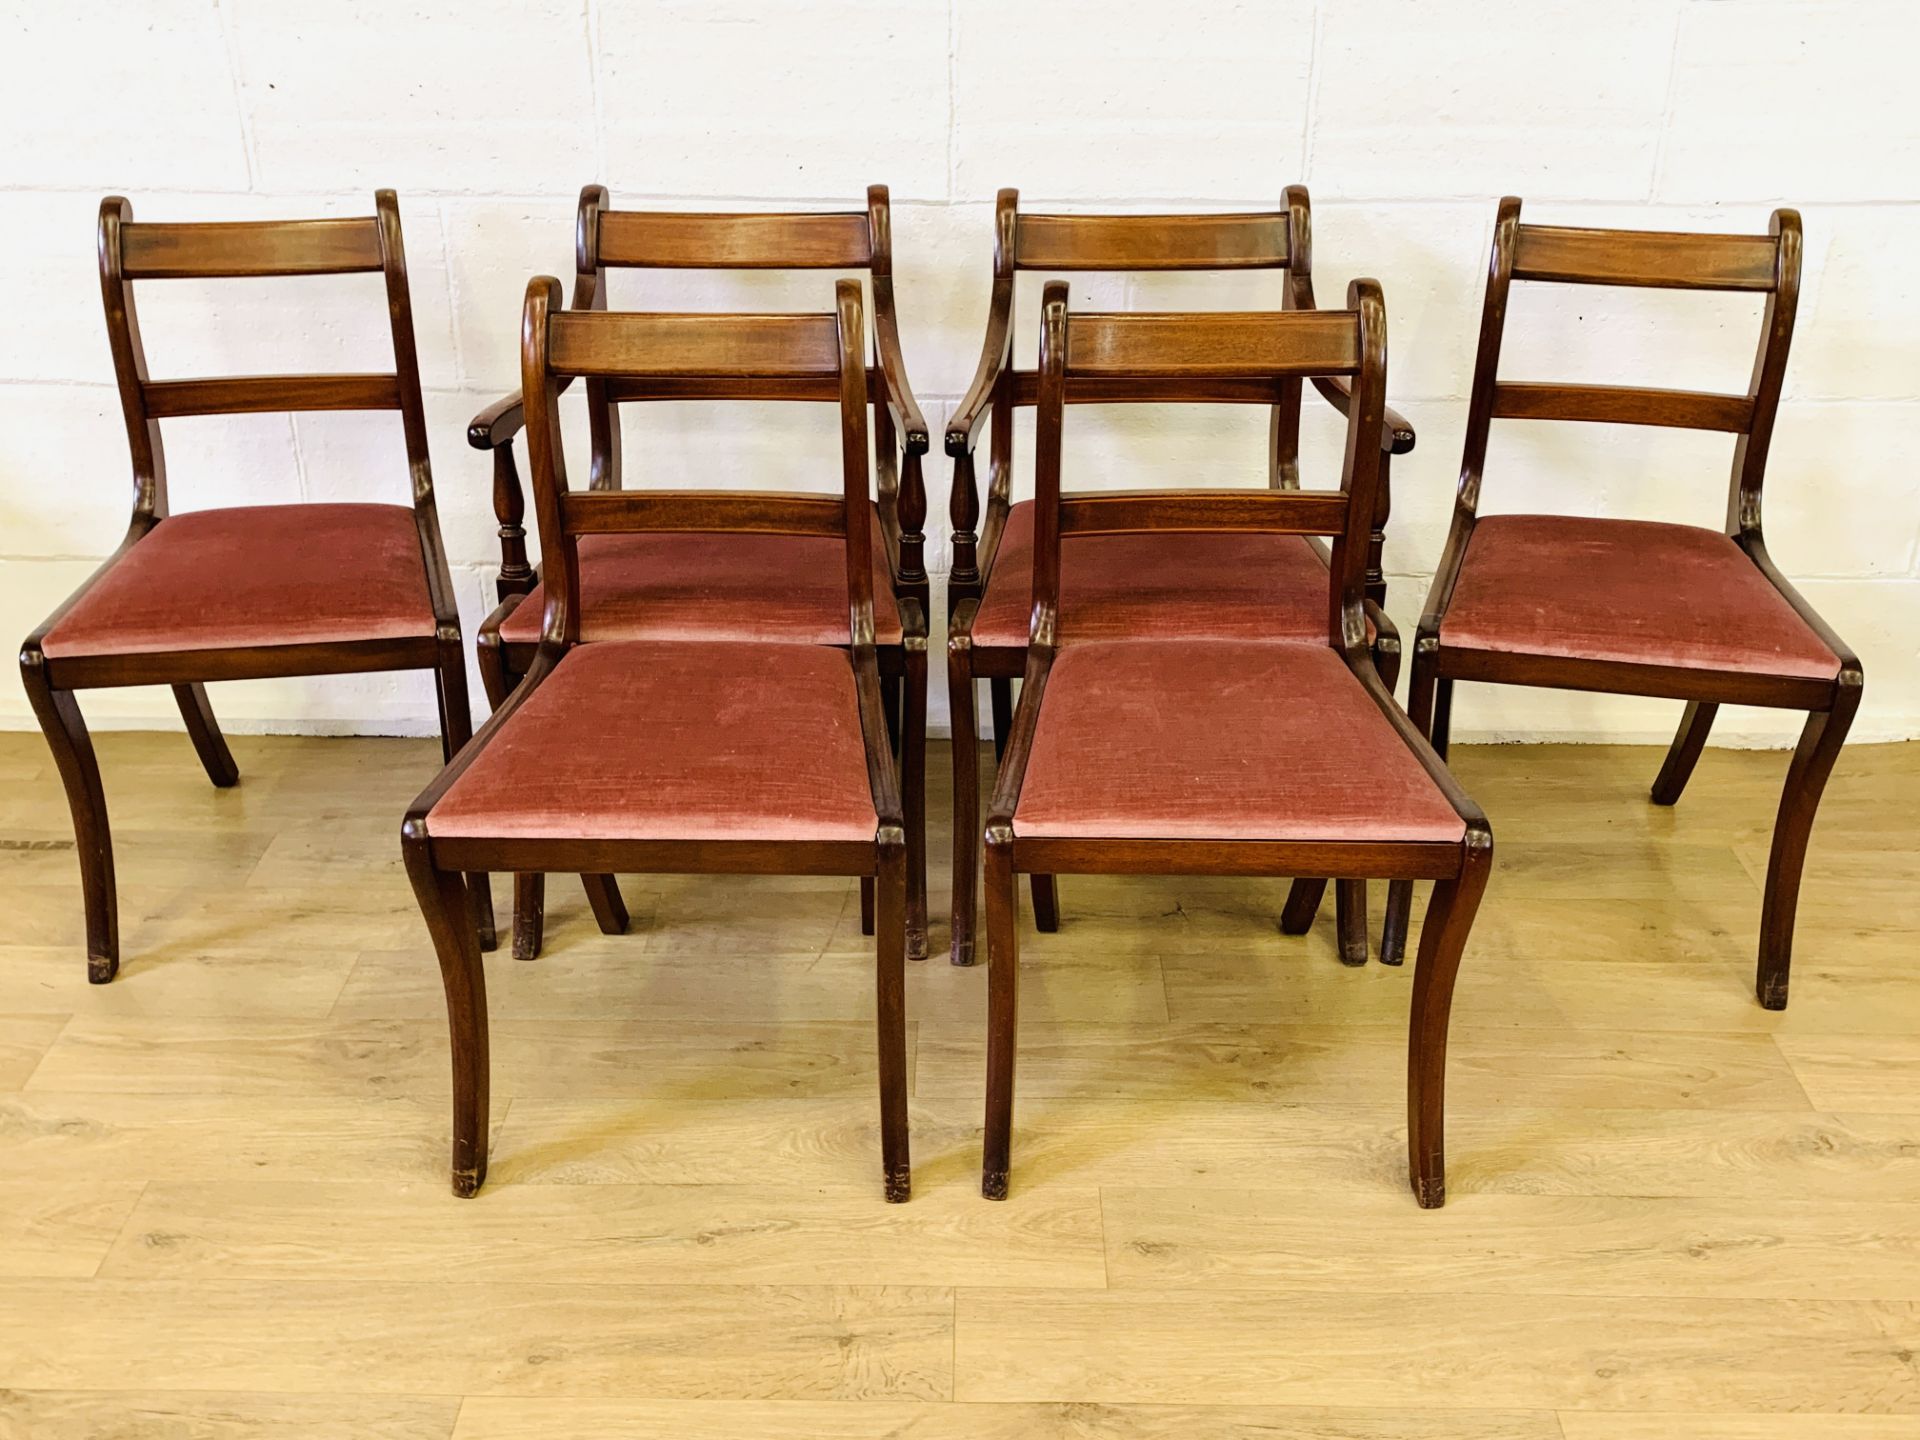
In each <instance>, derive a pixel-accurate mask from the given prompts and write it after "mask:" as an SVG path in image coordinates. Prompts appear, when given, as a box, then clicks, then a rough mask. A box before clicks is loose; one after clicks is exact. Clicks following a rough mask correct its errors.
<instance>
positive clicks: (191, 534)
mask: <svg viewBox="0 0 1920 1440" xmlns="http://www.w3.org/2000/svg"><path fill="white" fill-rule="evenodd" d="M433 631H434V620H433V605H432V602H431V601H430V600H429V599H428V596H427V572H426V566H425V564H424V562H423V561H422V560H421V558H420V537H419V532H418V531H417V530H416V529H415V528H414V518H413V511H412V510H410V509H408V508H407V507H406V506H404V505H248V506H237V507H233V508H230V509H225V510H198V511H193V512H190V513H188V514H184V515H175V516H173V517H171V518H170V519H166V520H162V521H161V522H160V523H159V524H158V525H156V526H155V527H154V528H153V529H152V530H150V531H148V532H147V534H145V535H144V536H142V537H141V538H140V539H139V540H137V541H135V542H134V545H133V547H132V548H131V549H130V550H128V551H127V552H126V554H124V555H123V556H121V558H120V559H119V560H118V561H116V562H115V563H114V565H113V567H112V568H111V569H110V570H109V571H108V572H107V573H106V574H105V575H103V576H101V577H100V580H99V581H98V583H96V584H95V585H94V586H93V587H92V588H91V589H90V590H88V591H87V592H86V593H85V594H84V595H82V596H81V597H80V599H79V600H78V601H76V602H75V603H74V606H73V608H72V609H71V610H69V611H67V613H66V614H65V615H63V616H61V617H60V619H59V621H58V622H57V623H55V625H54V626H53V628H52V629H50V630H49V631H48V632H47V634H46V637H45V641H44V645H45V649H46V653H47V655H48V657H49V658H52V659H63V658H67V657H72V656H82V655H138V654H153V653H156V652H159V651H169V650H232V649H240V648H244V647H249V646H255V645H310V644H318V643H325V642H341V641H351V640H392V639H399V638H404V637H408V636H431V635H432V634H433Z"/></svg>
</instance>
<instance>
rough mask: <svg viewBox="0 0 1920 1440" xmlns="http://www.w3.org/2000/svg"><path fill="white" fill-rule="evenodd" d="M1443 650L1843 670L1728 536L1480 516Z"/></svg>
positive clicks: (1770, 671)
mask: <svg viewBox="0 0 1920 1440" xmlns="http://www.w3.org/2000/svg"><path fill="white" fill-rule="evenodd" d="M1440 643H1441V644H1442V645H1443V646H1444V647H1445V648H1447V649H1449V650H1490V651H1500V652H1504V653H1508V654H1521V655H1550V656H1561V657H1570V658H1577V659H1583V660H1607V661H1624V662H1626V663H1628V664H1649V665H1672V666H1681V667H1686V668H1693V669H1704V670H1730V671H1741V672H1745V673H1751V674H1762V675H1778V676H1787V677H1802V678H1815V679H1822V680H1825V679H1831V678H1833V677H1834V676H1835V675H1837V674H1838V673H1839V670H1840V661H1839V658H1838V657H1837V656H1835V655H1834V653H1833V652H1832V651H1831V650H1829V649H1828V648H1827V646H1826V644H1825V643H1824V642H1823V641H1822V640H1821V639H1820V637H1819V636H1818V635H1816V634H1815V633H1814V632H1813V629H1812V627H1810V626H1809V625H1808V624H1807V622H1806V621H1805V620H1803V619H1801V618H1800V616H1799V614H1798V613H1797V612H1796V611H1795V610H1794V608H1793V607H1792V606H1791V605H1789V604H1788V603H1787V601H1786V600H1785V599H1784V598H1782V596H1781V594H1780V592H1779V591H1778V590H1776V589H1774V587H1773V586H1772V584H1770V583H1769V582H1768V580H1767V578H1766V576H1764V575H1762V574H1761V573H1760V571H1759V569H1758V568H1757V567H1756V566H1755V565H1754V563H1753V562H1752V561H1751V560H1750V559H1748V558H1747V556H1746V553H1745V552H1744V551H1742V550H1741V549H1740V547H1739V546H1738V545H1736V544H1735V543H1734V542H1733V541H1732V540H1731V539H1729V538H1728V537H1727V536H1725V535H1723V534H1721V533H1720V532H1718V531H1715V530H1705V529H1700V528H1697V527H1695V526H1691V525H1666V524H1659V523H1655V522H1652V521H1646V520H1591V519H1583V518H1580V517H1577V516H1566V515H1493V516H1487V517H1484V518H1482V519H1481V520H1480V521H1479V522H1478V523H1477V524H1476V525H1475V526H1474V528H1473V537H1472V539H1471V540H1470V541H1469V542H1468V544H1467V551H1466V555H1465V557H1464V558H1463V560H1462V561H1461V565H1460V575H1459V579H1458V581H1457V582H1456V583H1455V585H1454V590H1453V598H1452V601H1451V602H1450V603H1449V604H1448V606H1447V611H1446V616H1445V619H1444V620H1443V621H1442V623H1441V627H1440Z"/></svg>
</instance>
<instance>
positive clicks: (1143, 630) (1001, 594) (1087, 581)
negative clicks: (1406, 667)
mask: <svg viewBox="0 0 1920 1440" xmlns="http://www.w3.org/2000/svg"><path fill="white" fill-rule="evenodd" d="M1060 570H1061V574H1060V593H1061V607H1060V608H1061V622H1060V623H1061V626H1062V639H1063V641H1066V640H1072V641H1080V640H1121V639H1126V638H1129V637H1141V638H1152V637H1155V636H1175V635H1209V636H1214V637H1216V638H1219V639H1227V640H1257V639H1272V638H1274V637H1276V636H1279V637H1287V638H1297V639H1302V640H1324V639H1325V638H1326V634H1327V567H1326V565H1325V563H1324V562H1322V560H1321V559H1320V557H1319V556H1318V555H1316V554H1315V553H1314V551H1313V547H1312V546H1311V545H1310V544H1309V543H1308V542H1307V540H1306V539H1305V538H1304V537H1302V536H1299V535H1255V534H1218V533H1215V534H1208V533H1197V534H1181V533H1175V532H1169V531H1159V532H1155V533H1153V534H1150V535H1078V536H1074V537H1073V538H1072V539H1071V540H1069V541H1068V542H1067V543H1066V544H1064V545H1063V546H1062V547H1061V550H1060ZM1032 609H1033V502H1032V501H1030V500H1023V501H1021V502H1020V503H1019V504H1018V505H1015V506H1014V507H1013V509H1012V510H1011V511H1010V512H1009V513H1008V515H1007V525H1006V529H1005V530H1004V531H1003V532H1001V536H1000V549H999V551H998V553H997V554H996V555H995V556H994V560H993V572H992V574H991V576H990V577H989V579H988V582H987V592H986V594H985V595H983V596H982V597H981V599H980V608H979V611H978V612H977V613H976V614H975V616H974V621H973V643H974V644H975V645H978V646H1007V647H1014V648H1019V647H1023V646H1025V645H1026V643H1027V626H1028V622H1029V617H1030V614H1031V611H1032Z"/></svg>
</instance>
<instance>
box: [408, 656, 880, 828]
mask: <svg viewBox="0 0 1920 1440" xmlns="http://www.w3.org/2000/svg"><path fill="white" fill-rule="evenodd" d="M876 824H877V822H876V820H875V816H874V809H873V795H872V791H871V789H870V788H869V786H868V781H867V761H866V744H865V741H864V739H863V737H862V734H861V729H860V713H859V707H858V704H857V701H856V697H855V691H854V676H853V661H852V659H851V657H850V656H849V655H848V653H847V652H846V651H844V650H834V649H829V648H826V647H823V646H813V645H755V644H745V643H732V644H730V643H726V642H715V641H711V640H707V641H672V640H664V641H653V640H630V641H621V640H608V641H602V642H600V643H597V644H593V645H581V646H577V647H576V648H574V649H573V650H570V651H569V652H568V653H567V654H566V655H565V656H564V657H563V658H562V659H561V661H560V663H559V665H558V666H556V667H555V669H554V671H553V673H552V674H550V675H549V676H547V678H546V679H545V680H544V681H542V682H541V683H540V685H539V686H538V687H537V688H536V689H535V690H534V692H533V694H532V695H531V696H529V697H528V699H527V701H526V703H525V704H523V705H522V706H521V707H520V708H519V709H518V710H516V711H515V712H514V713H513V715H512V716H511V717H510V718H509V719H508V720H507V722H506V724H505V725H504V726H503V727H502V728H501V729H500V730H498V731H497V732H495V734H494V736H493V738H492V739H491V740H490V741H489V742H488V743H487V745H486V747H485V748H484V749H483V750H482V751H481V752H480V754H479V756H478V757H477V758H476V759H475V760H474V762H473V763H472V764H471V765H469V766H468V767H467V769H466V770H465V771H464V772H463V773H462V774H461V776H460V777H459V779H457V780H455V781H454V783H453V785H452V786H451V787H450V788H449V789H448V791H447V793H446V794H445V795H443V796H442V797H441V798H440V802H439V803H438V804H437V805H435V806H434V807H433V810H432V811H431V813H430V814H429V815H428V816H427V832H428V833H429V834H430V835H440V836H449V837H450V836H462V837H468V838H498V839H528V838H545V839H582V840H871V839H873V836H874V829H875V826H876Z"/></svg>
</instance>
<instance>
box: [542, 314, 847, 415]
mask: <svg viewBox="0 0 1920 1440" xmlns="http://www.w3.org/2000/svg"><path fill="white" fill-rule="evenodd" d="M547 357H548V359H549V360H550V361H551V362H552V364H553V368H554V369H555V370H557V371H559V372H560V373H561V374H563V375H574V376H589V375H590V376H595V377H611V376H619V377H621V378H623V379H640V380H644V379H645V378H646V377H647V376H650V375H653V374H655V373H657V372H662V371H666V372H670V373H673V374H675V375H676V376H677V378H679V379H680V380H681V381H682V382H683V383H687V384H690V385H694V386H697V385H698V383H699V379H700V377H703V376H708V375H712V376H718V377H722V378H726V379H734V380H751V379H755V378H758V377H761V376H765V377H768V378H770V379H784V380H793V379H798V378H801V377H805V376H810V375H819V376H829V375H832V374H834V367H835V366H836V365H837V364H838V363H839V358H840V356H839V340H838V338H837V337H836V336H835V334H834V333H833V326H832V323H831V321H830V318H829V317H826V316H820V315H629V314H608V313H606V312H604V311H603V312H597V313H581V314H567V313H565V312H562V313H561V314H558V315H555V316H554V317H553V325H552V329H551V330H550V332H549V334H548V337H547ZM865 388H866V377H865V375H864V373H863V374H862V376H861V389H862V392H863V398H864V392H865ZM690 398H691V397H690Z"/></svg>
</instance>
